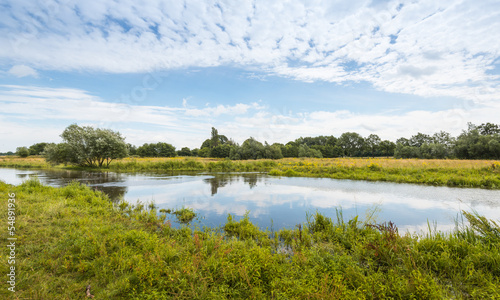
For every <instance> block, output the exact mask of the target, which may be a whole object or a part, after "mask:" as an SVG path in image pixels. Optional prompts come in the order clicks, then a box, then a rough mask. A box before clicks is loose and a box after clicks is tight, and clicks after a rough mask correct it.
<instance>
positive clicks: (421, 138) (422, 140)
mask: <svg viewBox="0 0 500 300" xmlns="http://www.w3.org/2000/svg"><path fill="white" fill-rule="evenodd" d="M432 142H433V140H432V138H431V137H430V136H429V135H428V134H424V133H420V132H419V133H417V134H416V135H414V136H412V137H411V138H410V141H409V146H412V147H420V146H422V145H423V144H430V143H432Z"/></svg>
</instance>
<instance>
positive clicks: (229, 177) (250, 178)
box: [203, 173, 262, 196]
mask: <svg viewBox="0 0 500 300" xmlns="http://www.w3.org/2000/svg"><path fill="white" fill-rule="evenodd" d="M261 175H262V174H259V173H248V174H238V175H234V174H216V175H214V176H213V177H211V178H206V179H203V181H204V182H205V183H208V184H210V187H211V193H212V196H213V195H215V194H217V191H218V190H219V188H222V187H225V186H226V185H227V184H230V185H231V183H233V182H239V181H240V179H241V178H243V182H244V183H248V185H249V186H250V188H251V189H252V188H254V187H256V186H257V183H258V182H259V181H261V180H262V179H261V178H259V176H261Z"/></svg>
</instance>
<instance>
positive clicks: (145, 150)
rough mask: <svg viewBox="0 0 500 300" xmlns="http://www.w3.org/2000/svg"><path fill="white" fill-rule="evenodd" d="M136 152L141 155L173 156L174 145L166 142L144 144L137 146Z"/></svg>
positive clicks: (175, 153)
mask: <svg viewBox="0 0 500 300" xmlns="http://www.w3.org/2000/svg"><path fill="white" fill-rule="evenodd" d="M137 154H138V155H139V156H141V157H175V156H177V152H175V147H174V146H172V145H170V144H168V143H163V142H159V143H155V144H153V143H152V144H147V143H146V144H144V145H142V146H140V147H139V148H137Z"/></svg>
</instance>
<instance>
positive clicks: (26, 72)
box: [7, 65, 38, 78]
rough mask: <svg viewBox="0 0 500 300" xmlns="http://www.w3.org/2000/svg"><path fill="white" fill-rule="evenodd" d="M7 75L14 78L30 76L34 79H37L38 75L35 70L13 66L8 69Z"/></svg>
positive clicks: (23, 66)
mask: <svg viewBox="0 0 500 300" xmlns="http://www.w3.org/2000/svg"><path fill="white" fill-rule="evenodd" d="M7 73H9V74H10V75H13V76H16V77H27V76H32V77H35V78H37V77H38V73H37V71H36V70H35V69H33V68H30V67H28V66H25V65H15V66H13V67H12V68H10V70H9V71H8V72H7Z"/></svg>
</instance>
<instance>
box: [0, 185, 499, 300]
mask: <svg viewBox="0 0 500 300" xmlns="http://www.w3.org/2000/svg"><path fill="white" fill-rule="evenodd" d="M9 194H10V195H12V194H15V199H16V200H15V201H16V202H15V203H16V207H15V213H16V221H15V222H16V223H15V227H16V235H15V236H16V237H17V241H16V262H15V267H16V269H17V270H22V272H19V273H18V275H17V279H16V293H15V294H13V293H12V292H10V291H8V290H7V287H6V284H5V283H4V284H3V285H2V286H3V287H2V290H1V291H0V295H2V298H3V299H75V298H85V291H86V287H87V286H88V285H90V286H91V289H90V293H91V294H93V295H95V298H96V299H164V298H179V299H193V298H208V299H249V298H269V299H270V298H283V299H291V298H302V299H303V298H312V299H334V298H336V299H339V298H342V299H364V298H366V299H373V298H378V299H386V298H391V297H392V298H417V299H443V298H458V299H461V298H470V297H472V298H489V299H492V298H498V297H500V228H499V226H498V225H495V224H493V223H492V222H489V221H488V220H485V219H484V218H481V217H479V216H475V215H471V214H467V213H466V214H465V217H466V218H468V219H469V220H470V221H471V225H469V226H460V227H459V228H458V230H457V231H455V232H454V233H449V234H443V233H437V232H432V233H429V234H427V235H425V236H411V235H409V234H407V235H400V234H398V231H397V228H396V227H395V226H394V225H392V224H391V223H389V224H370V223H365V222H363V221H361V220H359V219H357V218H355V219H353V220H349V221H346V222H344V221H343V219H342V216H341V213H339V215H338V218H337V219H336V220H331V219H329V218H326V217H324V216H322V215H319V214H316V215H313V216H311V218H310V220H309V222H307V223H306V224H301V226H300V227H299V226H297V227H295V228H294V229H288V230H280V231H279V232H269V231H267V232H264V231H261V230H259V229H258V227H257V226H255V225H254V224H252V223H251V222H250V221H249V220H248V218H243V219H241V220H236V219H235V218H234V217H228V220H227V221H226V223H225V224H224V225H223V228H205V229H204V230H197V229H193V228H190V227H182V228H179V229H175V228H172V227H171V226H170V224H169V222H168V221H167V222H165V217H166V215H165V214H164V213H159V212H157V211H156V209H155V208H154V207H153V206H151V205H139V206H134V207H133V206H129V205H127V204H125V203H122V204H120V205H116V206H113V204H111V202H110V201H109V200H108V199H107V197H106V196H105V195H104V194H102V193H100V192H96V191H92V190H91V189H89V188H88V187H86V186H81V185H79V184H76V183H74V184H71V185H69V186H67V187H63V188H52V187H47V186H42V185H41V184H40V183H39V182H37V181H28V182H25V183H24V184H22V185H20V186H17V187H15V186H11V185H7V184H4V183H0V199H1V203H2V205H1V209H0V211H1V214H2V216H3V218H4V219H5V220H7V200H8V199H9V197H10V196H9ZM158 213H159V214H158ZM1 236H2V240H3V241H4V242H5V241H6V239H7V237H8V236H7V231H6V230H3V231H1ZM4 252H5V254H7V250H5V249H4ZM4 259H7V258H6V256H4ZM7 266H8V265H7V264H6V263H4V264H1V268H2V269H1V272H5V273H4V274H7V273H8V272H7Z"/></svg>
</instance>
